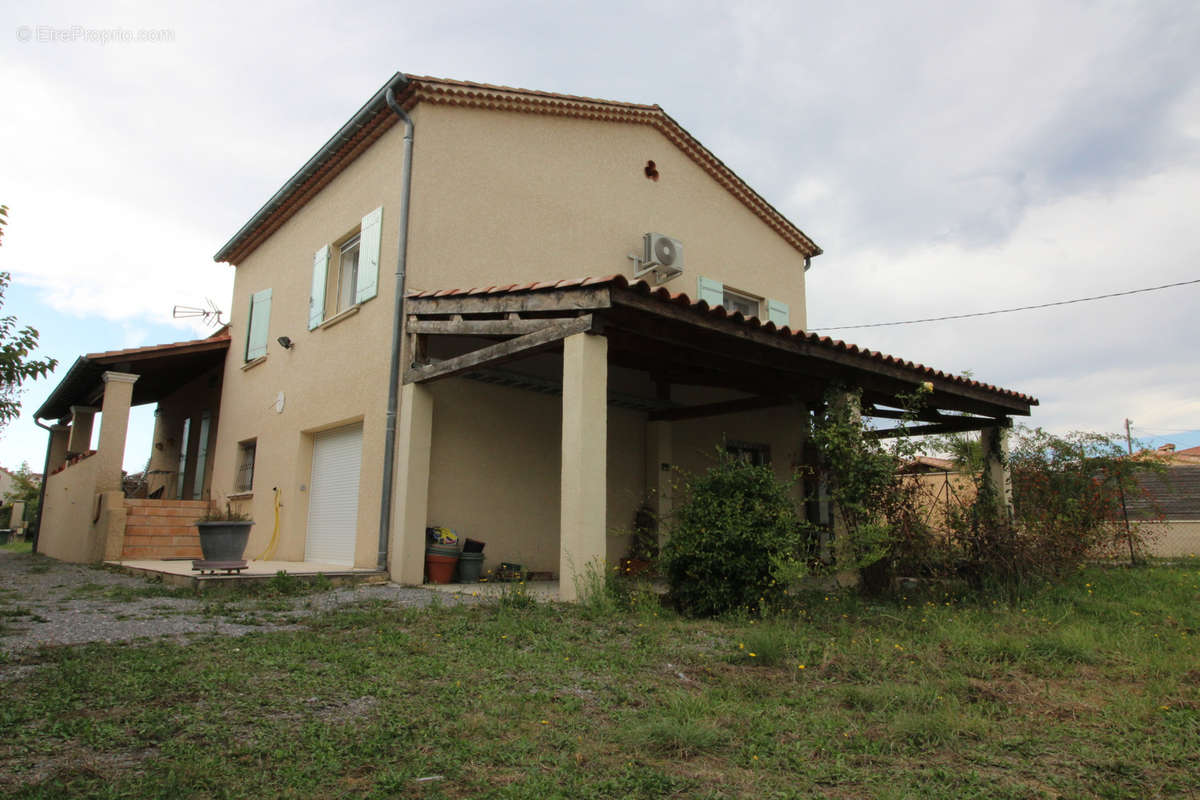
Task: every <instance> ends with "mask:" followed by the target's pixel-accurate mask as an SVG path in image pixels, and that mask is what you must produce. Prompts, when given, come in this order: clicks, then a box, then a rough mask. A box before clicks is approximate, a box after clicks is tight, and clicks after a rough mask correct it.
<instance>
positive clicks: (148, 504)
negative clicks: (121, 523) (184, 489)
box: [125, 497, 209, 509]
mask: <svg viewBox="0 0 1200 800" xmlns="http://www.w3.org/2000/svg"><path fill="white" fill-rule="evenodd" d="M125 505H126V506H127V507H129V508H199V509H207V508H208V507H209V504H208V501H207V500H145V499H140V498H129V497H127V498H125Z"/></svg>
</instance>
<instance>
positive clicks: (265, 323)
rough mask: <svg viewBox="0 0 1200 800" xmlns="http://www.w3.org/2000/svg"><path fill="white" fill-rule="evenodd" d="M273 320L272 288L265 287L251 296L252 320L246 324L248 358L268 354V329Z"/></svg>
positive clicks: (249, 359)
mask: <svg viewBox="0 0 1200 800" xmlns="http://www.w3.org/2000/svg"><path fill="white" fill-rule="evenodd" d="M270 322H271V290H270V289H263V290H262V291H261V292H255V293H254V294H253V295H251V296H250V321H249V322H248V323H247V325H246V360H247V361H253V360H254V359H256V358H261V357H263V356H265V355H266V354H267V331H268V329H269V327H270Z"/></svg>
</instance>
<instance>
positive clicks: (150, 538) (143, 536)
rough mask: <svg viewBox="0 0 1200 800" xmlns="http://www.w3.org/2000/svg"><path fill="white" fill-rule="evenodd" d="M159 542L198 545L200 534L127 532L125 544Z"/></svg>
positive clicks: (142, 544)
mask: <svg viewBox="0 0 1200 800" xmlns="http://www.w3.org/2000/svg"><path fill="white" fill-rule="evenodd" d="M157 543H166V544H194V545H197V546H198V545H199V544H200V537H198V536H178V535H173V534H168V533H126V534H125V544H126V545H127V546H134V545H137V546H139V547H140V546H146V547H149V546H150V545H152V544H157Z"/></svg>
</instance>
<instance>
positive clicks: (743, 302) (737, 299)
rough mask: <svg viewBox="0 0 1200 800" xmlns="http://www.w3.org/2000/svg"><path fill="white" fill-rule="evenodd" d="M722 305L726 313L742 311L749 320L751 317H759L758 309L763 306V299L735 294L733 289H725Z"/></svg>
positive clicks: (739, 293)
mask: <svg viewBox="0 0 1200 800" xmlns="http://www.w3.org/2000/svg"><path fill="white" fill-rule="evenodd" d="M721 305H723V306H725V310H726V311H729V312H731V313H732V312H734V311H740V312H742V316H743V317H746V318H747V319H749V318H750V317H757V316H759V313H758V309H759V307H760V306H761V305H762V298H761V297H752V296H750V295H748V294H743V293H741V292H735V291H734V290H733V289H730V288H729V287H725V290H724V292H722V297H721Z"/></svg>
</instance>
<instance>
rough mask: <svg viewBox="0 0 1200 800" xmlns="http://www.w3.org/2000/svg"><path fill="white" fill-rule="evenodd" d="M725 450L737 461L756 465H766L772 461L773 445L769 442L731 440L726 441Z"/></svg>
mask: <svg viewBox="0 0 1200 800" xmlns="http://www.w3.org/2000/svg"><path fill="white" fill-rule="evenodd" d="M725 452H726V453H729V455H731V456H733V457H734V459H736V460H737V461H741V462H744V463H746V464H750V465H752V466H755V467H765V466H767V465H769V464H770V463H771V446H770V445H767V444H758V443H756V442H737V441H733V440H729V441H727V442H725Z"/></svg>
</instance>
